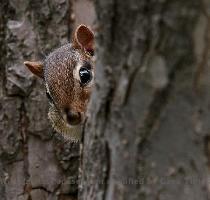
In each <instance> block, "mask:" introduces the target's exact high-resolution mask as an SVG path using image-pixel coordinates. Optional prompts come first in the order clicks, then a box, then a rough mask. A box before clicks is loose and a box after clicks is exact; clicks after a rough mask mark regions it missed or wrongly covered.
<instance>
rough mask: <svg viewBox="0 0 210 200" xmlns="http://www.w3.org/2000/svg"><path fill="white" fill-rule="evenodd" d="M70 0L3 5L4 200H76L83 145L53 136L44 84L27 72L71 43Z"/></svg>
mask: <svg viewBox="0 0 210 200" xmlns="http://www.w3.org/2000/svg"><path fill="white" fill-rule="evenodd" d="M71 9H72V7H71V5H70V2H68V1H56V0H52V1H47V0H44V1H43V0H42V1H40V0H38V1H32V0H30V1H24V0H21V1H19V0H7V1H2V2H1V4H0V199H1V200H29V199H30V200H42V199H43V200H45V199H46V200H73V199H76V198H77V184H76V183H77V176H78V158H79V145H78V144H71V143H69V142H66V141H64V140H62V139H61V138H59V137H58V136H57V137H54V136H53V135H54V134H52V133H53V131H52V129H51V128H50V126H49V123H48V119H47V112H48V102H47V99H46V97H45V89H44V84H43V83H42V81H41V80H40V79H38V78H35V77H34V76H32V75H31V74H30V72H29V71H27V69H26V68H25V67H24V65H23V61H24V60H37V59H42V58H43V57H44V56H45V55H47V54H48V53H49V52H50V51H51V50H52V49H54V48H55V47H56V48H57V47H59V46H61V45H62V44H64V43H67V42H68V39H69V38H70V33H71V30H72V26H73V22H72V21H71V18H70V13H71Z"/></svg>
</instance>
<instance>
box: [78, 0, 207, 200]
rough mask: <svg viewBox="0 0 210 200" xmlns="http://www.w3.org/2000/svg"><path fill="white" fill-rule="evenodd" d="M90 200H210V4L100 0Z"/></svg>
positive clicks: (89, 140)
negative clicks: (209, 199)
mask: <svg viewBox="0 0 210 200" xmlns="http://www.w3.org/2000/svg"><path fill="white" fill-rule="evenodd" d="M95 6H96V12H97V14H96V19H97V20H96V21H97V23H96V25H97V30H98V34H97V42H96V43H97V45H96V47H97V58H96V87H95V89H94V92H93V95H92V99H91V103H90V109H89V118H88V120H87V124H86V129H85V134H84V145H83V149H82V152H83V155H82V156H83V157H82V163H81V191H80V199H82V200H94V199H97V200H105V199H106V200H108V199H109V200H115V199H117V200H123V199H125V200H128V199H129V200H132V199H138V200H139V199H142V200H143V199H148V200H149V199H151V200H154V199H157V200H158V199H161V200H166V199H167V200H168V199H170V200H173V199H174V200H175V199H179V200H192V199H195V200H197V199H200V200H201V199H208V196H209V193H210V184H209V176H210V171H209V167H210V164H209V160H210V135H209V129H210V126H209V124H210V123H209V121H210V108H209V102H210V93H209V89H210V71H209V67H210V66H209V61H210V53H209V50H210V49H209V47H210V30H209V27H210V3H209V1H207V0H206V1H202V0H199V1H198V0H185V1H182V0H149V1H148V0H141V1H139V0H132V1H118V0H106V1H104V0H97V1H96V2H95Z"/></svg>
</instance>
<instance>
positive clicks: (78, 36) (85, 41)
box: [73, 24, 94, 55]
mask: <svg viewBox="0 0 210 200" xmlns="http://www.w3.org/2000/svg"><path fill="white" fill-rule="evenodd" d="M73 45H74V47H75V48H83V49H85V50H86V51H87V52H89V53H90V54H91V55H92V54H93V53H94V34H93V32H92V31H91V30H90V29H89V28H88V27H87V26H85V25H83V24H81V25H80V26H78V27H77V29H76V31H75V33H74V40H73Z"/></svg>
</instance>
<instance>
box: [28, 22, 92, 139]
mask: <svg viewBox="0 0 210 200" xmlns="http://www.w3.org/2000/svg"><path fill="white" fill-rule="evenodd" d="M93 39H94V36H93V33H92V32H91V31H90V29H89V28H88V27H86V26H84V25H80V26H79V27H78V28H77V30H76V31H75V35H74V39H73V43H69V44H66V45H64V46H62V47H60V48H58V49H56V50H54V51H53V52H52V53H51V54H50V55H49V56H47V57H46V59H45V60H44V62H43V63H41V64H40V62H28V61H27V62H25V65H26V66H27V67H28V68H29V70H30V71H31V72H32V73H34V74H35V75H37V76H39V77H42V78H44V82H45V86H46V90H47V92H48V94H49V95H50V97H51V98H52V102H51V103H50V108H49V113H48V116H49V119H50V121H51V123H52V126H53V127H54V128H55V130H56V131H58V132H60V133H62V134H64V136H65V137H66V138H70V139H71V140H79V138H80V133H79V132H80V129H81V128H80V124H81V123H82V122H83V121H84V114H85V112H86V108H87V103H88V100H89V98H90V94H91V88H92V84H87V85H81V81H80V79H79V78H78V77H79V71H77V70H78V69H77V68H78V66H79V67H80V66H81V67H82V66H84V64H85V63H88V64H89V66H91V71H92V76H94V65H93V62H92V57H91V56H90V55H89V53H88V51H89V50H90V51H92V50H93ZM37 63H38V64H39V65H37ZM37 66H38V67H37ZM41 71H43V74H42V73H40V72H41ZM75 73H76V76H78V77H75ZM91 83H92V82H91ZM66 110H69V111H71V112H73V113H79V116H81V120H80V121H81V123H80V124H76V125H70V124H69V122H68V120H67V118H66V116H67V115H66V113H65V112H66Z"/></svg>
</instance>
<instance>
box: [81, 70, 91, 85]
mask: <svg viewBox="0 0 210 200" xmlns="http://www.w3.org/2000/svg"><path fill="white" fill-rule="evenodd" d="M79 76H80V81H81V83H82V84H83V85H86V84H87V83H89V82H90V81H91V80H92V73H91V70H90V69H87V68H85V67H81V68H80V70H79Z"/></svg>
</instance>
